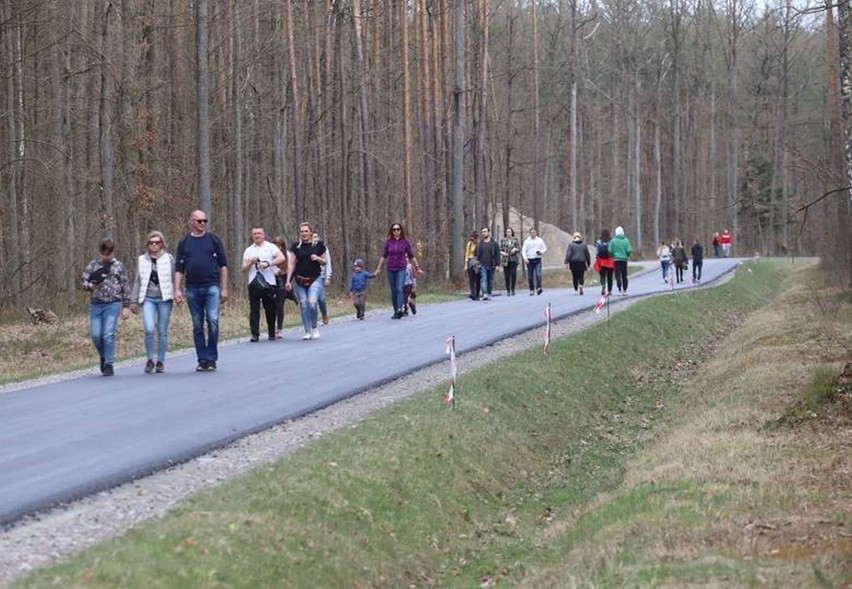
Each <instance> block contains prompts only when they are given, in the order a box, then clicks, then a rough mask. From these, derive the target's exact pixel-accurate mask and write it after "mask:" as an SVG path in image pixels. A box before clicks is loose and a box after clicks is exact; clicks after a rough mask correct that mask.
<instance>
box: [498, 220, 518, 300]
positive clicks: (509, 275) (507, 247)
mask: <svg viewBox="0 0 852 589" xmlns="http://www.w3.org/2000/svg"><path fill="white" fill-rule="evenodd" d="M520 252H521V241H520V240H519V239H518V238H517V237H515V230H514V229H512V228H511V227H506V231H504V232H503V239H501V240H500V264H501V265H502V266H503V279H504V280H505V281H506V296H507V297H510V296H515V283H516V282H517V281H518V262H519V261H520V259H519V254H520Z"/></svg>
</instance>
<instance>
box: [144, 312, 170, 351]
mask: <svg viewBox="0 0 852 589" xmlns="http://www.w3.org/2000/svg"><path fill="white" fill-rule="evenodd" d="M171 316H172V301H164V300H163V299H161V298H160V297H145V300H144V301H142V329H143V330H144V331H145V354H146V356H147V358H148V359H149V360H153V359H154V329H155V328H156V330H157V360H159V361H160V362H162V361H163V360H165V359H166V350H168V348H169V319H170V318H171Z"/></svg>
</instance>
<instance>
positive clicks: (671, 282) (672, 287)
mask: <svg viewBox="0 0 852 589" xmlns="http://www.w3.org/2000/svg"><path fill="white" fill-rule="evenodd" d="M669 290H674V271H671V272H669Z"/></svg>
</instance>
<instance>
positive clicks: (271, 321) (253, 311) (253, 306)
mask: <svg viewBox="0 0 852 589" xmlns="http://www.w3.org/2000/svg"><path fill="white" fill-rule="evenodd" d="M275 299H276V297H275V291H274V290H272V291H271V292H270V293H269V294H266V295H258V294H255V293H253V292H252V290H251V289H249V329H250V330H251V335H252V337H259V336H260V306H261V305H263V312H264V314H265V315H266V326H267V329H268V333H269V335H271V336H272V337H275V319H276V317H275V315H276V313H275V311H276V309H275ZM282 321H283V313H282Z"/></svg>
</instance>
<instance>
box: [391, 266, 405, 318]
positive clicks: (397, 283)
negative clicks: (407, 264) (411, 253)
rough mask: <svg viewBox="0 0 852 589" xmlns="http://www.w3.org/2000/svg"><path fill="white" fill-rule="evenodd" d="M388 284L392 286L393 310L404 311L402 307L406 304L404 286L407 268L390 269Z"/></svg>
mask: <svg viewBox="0 0 852 589" xmlns="http://www.w3.org/2000/svg"><path fill="white" fill-rule="evenodd" d="M388 285H389V286H390V294H391V304H392V305H393V310H394V311H402V307H403V306H404V304H405V303H404V302H403V301H404V299H403V298H402V287H403V286H405V268H403V269H402V270H388Z"/></svg>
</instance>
